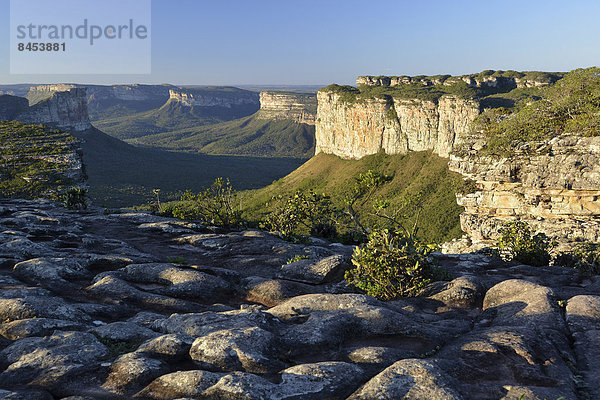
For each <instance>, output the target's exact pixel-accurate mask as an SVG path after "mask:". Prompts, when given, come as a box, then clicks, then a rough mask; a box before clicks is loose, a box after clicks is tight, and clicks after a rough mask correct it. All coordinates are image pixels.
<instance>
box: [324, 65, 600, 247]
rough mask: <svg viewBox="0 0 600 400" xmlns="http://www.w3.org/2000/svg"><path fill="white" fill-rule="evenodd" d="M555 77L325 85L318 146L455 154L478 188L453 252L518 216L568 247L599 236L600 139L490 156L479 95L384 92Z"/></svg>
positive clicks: (454, 166) (509, 84)
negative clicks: (476, 123) (476, 126)
mask: <svg viewBox="0 0 600 400" xmlns="http://www.w3.org/2000/svg"><path fill="white" fill-rule="evenodd" d="M558 76H559V75H557V74H534V75H531V74H529V75H526V74H524V75H522V76H519V75H517V76H513V77H507V76H490V75H487V76H482V75H481V74H479V75H476V76H462V77H449V76H442V77H428V78H422V77H417V78H412V77H359V78H358V80H357V83H358V84H359V85H367V86H373V87H375V86H382V87H383V91H382V90H380V89H381V88H378V90H379V92H377V91H374V92H373V91H365V90H357V89H352V88H348V89H344V88H342V89H344V90H346V91H344V90H340V88H339V87H338V88H337V89H336V88H332V90H328V89H327V90H321V91H320V92H319V93H318V112H317V123H316V151H317V153H318V152H324V153H330V154H335V155H338V156H340V157H342V158H361V157H363V156H366V155H369V154H374V153H377V152H379V151H385V152H386V153H388V154H406V153H407V152H409V151H422V150H431V151H433V152H434V153H436V154H438V155H440V156H442V157H449V167H450V170H452V171H455V172H458V173H461V174H462V175H463V176H464V177H465V178H469V179H471V180H473V181H475V182H476V183H477V185H478V188H479V189H478V190H477V191H476V192H475V193H470V194H458V195H457V202H458V204H459V205H461V206H464V207H465V212H464V213H463V214H462V215H461V227H462V229H463V231H464V232H465V233H466V234H467V235H468V240H467V241H466V243H465V242H464V241H463V242H460V243H459V242H457V243H455V244H456V246H455V247H454V250H455V251H458V250H465V249H466V248H471V249H472V248H473V247H471V246H472V245H474V246H475V247H483V246H486V245H489V244H491V243H493V242H495V240H496V239H497V238H498V236H499V228H500V226H501V225H502V224H503V223H505V222H507V221H510V220H514V219H516V218H520V219H522V220H524V221H526V222H527V223H528V224H529V225H530V226H531V227H532V229H533V230H537V231H541V232H544V233H546V234H547V235H548V236H550V237H552V238H553V239H555V240H557V241H558V242H560V243H561V244H562V245H563V246H564V247H568V246H569V244H570V243H573V242H575V241H578V240H581V239H584V240H588V241H592V242H600V226H599V225H598V222H597V221H598V218H599V217H600V167H599V165H600V138H598V137H580V136H560V137H557V138H554V139H552V140H546V141H543V142H537V143H529V144H528V145H526V146H524V147H523V148H521V149H520V150H519V151H517V152H515V153H514V154H513V155H511V156H510V157H508V158H499V157H491V156H486V155H484V154H483V153H481V152H480V151H479V150H480V149H481V147H482V143H483V142H484V141H485V140H484V138H483V137H482V136H481V135H480V134H478V133H477V132H473V131H472V129H471V128H470V126H469V125H470V122H471V121H473V120H474V119H475V118H476V117H477V116H478V115H479V113H480V112H481V111H482V108H483V106H482V102H480V101H478V100H475V99H464V98H461V97H458V96H455V95H449V94H445V95H441V96H440V97H439V98H438V100H437V101H434V100H423V99H406V98H397V97H395V96H393V95H389V94H387V93H392V94H393V93H394V92H393V91H386V90H387V89H386V87H388V86H389V87H393V86H397V85H416V84H422V85H424V86H428V85H433V86H435V85H447V84H450V83H449V82H454V81H456V80H457V79H459V80H461V81H463V82H464V83H466V84H467V85H469V86H473V87H484V86H486V87H488V88H489V87H492V88H494V90H500V91H502V90H510V89H511V88H515V87H525V86H528V87H531V86H540V85H547V84H551V83H552V82H553V80H554V79H556V78H557V77H558ZM463 85H464V84H463ZM369 93H375V94H373V95H370V94H369ZM381 93H383V94H381ZM483 93H490V92H489V91H487V89H486V90H485V91H484V92H483ZM465 245H466V246H467V247H466V248H465Z"/></svg>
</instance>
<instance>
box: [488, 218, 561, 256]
mask: <svg viewBox="0 0 600 400" xmlns="http://www.w3.org/2000/svg"><path fill="white" fill-rule="evenodd" d="M500 234H501V236H500V239H499V240H498V250H499V252H500V256H501V257H502V259H503V260H504V261H513V260H514V261H518V262H521V263H523V264H527V265H534V266H543V265H548V264H549V263H550V259H551V256H550V253H549V250H550V249H552V248H553V247H555V244H554V243H551V242H550V239H549V238H548V236H546V235H545V234H544V233H537V234H535V235H532V233H531V230H530V229H529V226H527V224H526V223H525V222H523V221H521V220H520V219H517V220H515V221H513V222H507V223H505V224H504V225H503V226H502V228H501V229H500Z"/></svg>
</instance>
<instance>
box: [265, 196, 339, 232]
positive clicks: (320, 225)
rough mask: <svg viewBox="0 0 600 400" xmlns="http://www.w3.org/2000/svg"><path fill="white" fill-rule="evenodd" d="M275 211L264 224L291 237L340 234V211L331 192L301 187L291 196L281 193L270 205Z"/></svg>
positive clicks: (268, 205) (267, 227) (268, 206)
mask: <svg viewBox="0 0 600 400" xmlns="http://www.w3.org/2000/svg"><path fill="white" fill-rule="evenodd" d="M266 207H267V208H269V209H271V210H272V211H271V212H270V213H269V214H268V215H267V217H266V220H265V221H264V222H263V224H262V227H263V228H266V229H269V230H271V231H275V232H279V234H280V236H281V237H282V238H284V239H286V240H290V241H302V239H303V235H305V234H308V233H311V234H314V235H319V236H322V237H327V235H331V236H330V238H331V237H334V236H335V235H336V234H337V231H336V229H335V221H334V219H333V216H334V214H335V213H336V211H335V210H334V208H333V206H332V204H331V200H330V198H329V197H328V196H325V195H320V194H316V193H315V192H313V191H312V190H308V191H303V190H297V191H296V192H295V193H294V194H293V195H291V196H287V197H286V196H282V195H278V196H275V197H273V198H272V199H271V202H270V203H268V204H267V205H266Z"/></svg>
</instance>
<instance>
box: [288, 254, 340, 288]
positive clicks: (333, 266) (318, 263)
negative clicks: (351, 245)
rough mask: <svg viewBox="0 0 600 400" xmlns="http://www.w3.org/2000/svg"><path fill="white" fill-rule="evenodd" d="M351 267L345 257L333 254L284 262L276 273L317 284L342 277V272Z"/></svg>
mask: <svg viewBox="0 0 600 400" xmlns="http://www.w3.org/2000/svg"><path fill="white" fill-rule="evenodd" d="M350 267H351V264H350V262H349V260H348V258H347V257H344V256H342V255H333V256H330V257H327V258H324V259H321V260H314V259H306V260H299V261H296V262H292V263H289V264H286V265H284V266H282V267H281V270H280V271H279V274H278V275H277V276H278V277H279V278H282V279H289V280H294V281H299V282H304V283H310V284H314V285H319V284H323V283H329V282H336V281H340V280H342V279H343V278H344V272H346V271H347V270H348V269H349V268H350Z"/></svg>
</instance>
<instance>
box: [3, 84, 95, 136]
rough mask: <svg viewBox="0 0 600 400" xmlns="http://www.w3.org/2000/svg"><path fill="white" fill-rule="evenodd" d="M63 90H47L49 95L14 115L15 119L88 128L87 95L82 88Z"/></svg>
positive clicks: (74, 128)
mask: <svg viewBox="0 0 600 400" xmlns="http://www.w3.org/2000/svg"><path fill="white" fill-rule="evenodd" d="M64 89H67V90H66V91H63V92H49V93H50V97H49V98H47V99H46V100H42V101H40V102H39V103H36V104H35V105H33V106H31V107H29V109H28V110H26V111H24V112H23V113H21V114H19V115H17V116H16V117H14V119H15V120H17V121H21V122H25V123H31V124H45V125H51V126H54V127H57V128H60V129H66V130H74V131H83V130H86V129H90V128H91V127H92V125H91V124H90V119H89V116H88V111H87V95H86V90H85V89H83V88H71V89H68V88H67V87H65V88H64Z"/></svg>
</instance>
